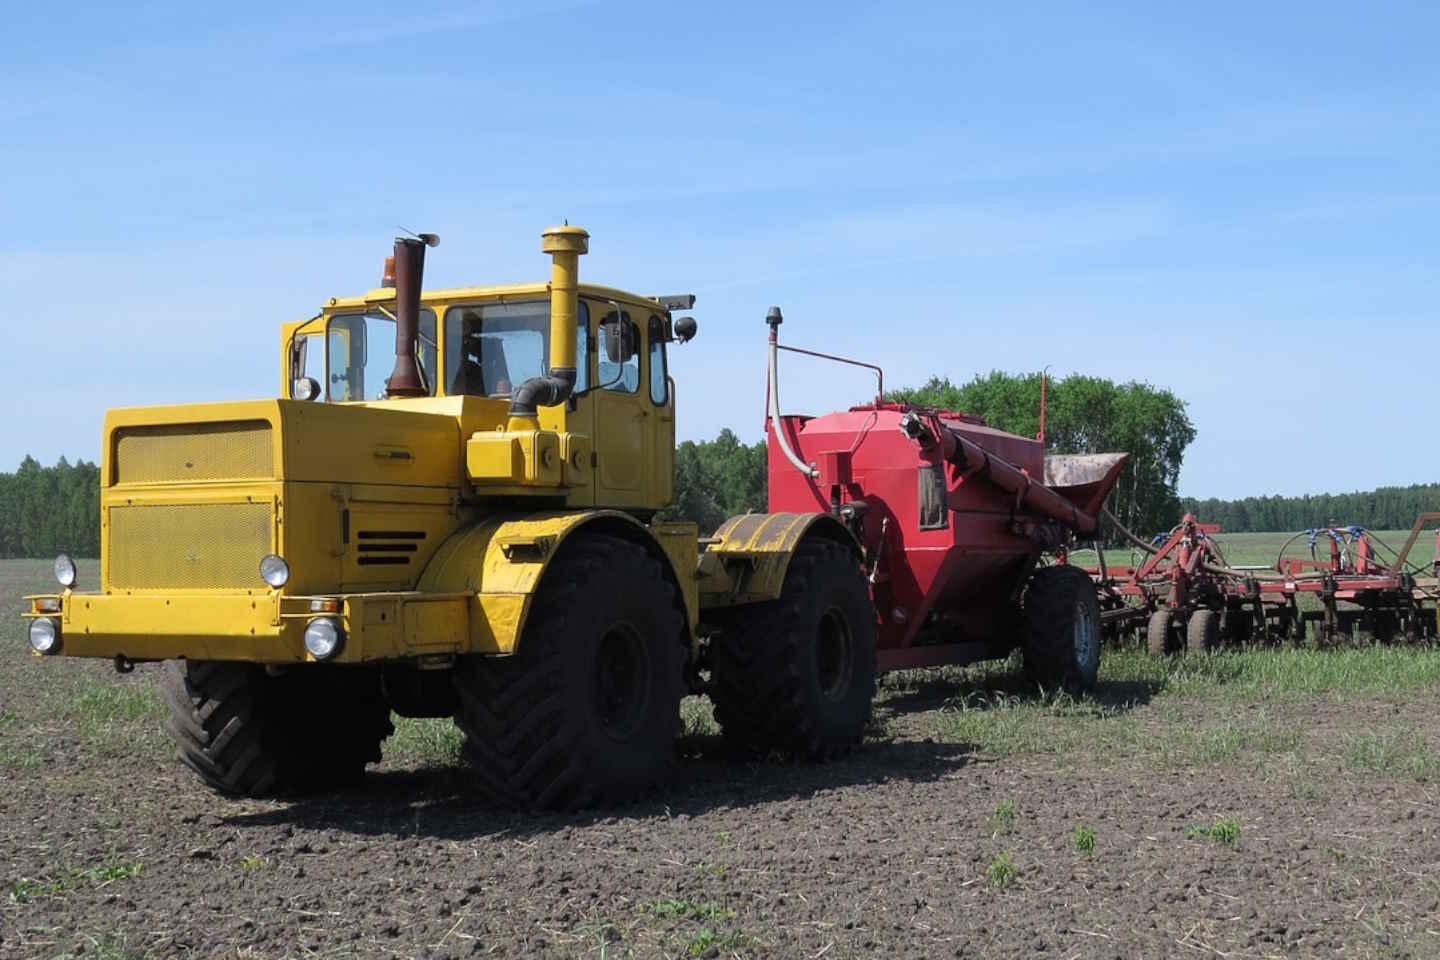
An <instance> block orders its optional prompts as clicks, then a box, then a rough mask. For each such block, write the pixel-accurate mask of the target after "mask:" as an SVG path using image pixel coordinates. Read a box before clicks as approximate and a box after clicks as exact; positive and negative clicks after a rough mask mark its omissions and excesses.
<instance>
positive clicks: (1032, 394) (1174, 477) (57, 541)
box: [0, 371, 1440, 557]
mask: <svg viewBox="0 0 1440 960" xmlns="http://www.w3.org/2000/svg"><path fill="white" fill-rule="evenodd" d="M1040 383H1041V375H1040V374H1036V373H1031V374H1013V373H1004V372H1001V371H992V372H991V373H989V374H985V375H981V376H976V377H975V378H974V379H972V380H970V381H969V382H967V383H964V384H960V385H958V386H957V385H956V384H954V383H952V382H951V381H950V380H948V379H946V378H944V377H932V378H931V379H930V380H929V381H928V382H927V383H925V384H924V385H922V386H920V387H916V388H908V389H902V390H896V391H893V392H892V393H890V394H889V395H888V399H890V400H897V401H904V402H907V403H911V404H915V405H917V406H925V407H936V408H940V409H945V410H959V411H963V412H965V413H968V414H973V415H975V416H979V417H981V418H983V419H984V420H985V422H986V423H988V424H990V425H991V426H994V427H998V428H999V429H1001V430H1006V431H1009V432H1010V433H1015V434H1019V435H1021V436H1034V435H1035V434H1036V433H1037V431H1038V430H1039V429H1040ZM1046 406H1047V413H1046V423H1045V432H1046V449H1047V451H1048V452H1050V453H1105V452H1111V451H1123V452H1126V453H1129V454H1130V463H1129V466H1128V467H1127V468H1126V470H1125V472H1124V473H1123V474H1122V476H1121V478H1120V481H1119V483H1118V484H1117V486H1116V488H1115V492H1114V493H1113V494H1112V495H1111V498H1110V502H1109V507H1110V510H1111V512H1112V513H1114V514H1115V515H1116V516H1117V517H1118V518H1120V520H1121V522H1122V523H1124V524H1125V525H1126V526H1127V527H1129V528H1130V529H1132V530H1134V531H1136V532H1137V533H1141V534H1148V533H1154V532H1156V531H1161V530H1168V529H1170V527H1172V526H1173V525H1174V524H1175V522H1176V521H1177V520H1178V519H1179V518H1180V516H1181V514H1182V513H1185V512H1190V513H1194V514H1195V515H1196V516H1197V517H1199V518H1200V519H1201V520H1203V521H1205V522H1209V523H1218V524H1220V525H1221V526H1222V527H1223V528H1224V529H1225V530H1228V531H1232V532H1236V533H1239V532H1245V531H1250V530H1261V531H1286V530H1302V529H1307V528H1309V527H1315V526H1320V525H1323V524H1326V523H1328V522H1330V521H1332V520H1333V521H1335V522H1337V523H1347V524H1349V523H1354V524H1360V525H1363V526H1367V527H1373V528H1376V529H1397V528H1407V527H1409V526H1410V524H1411V523H1412V522H1413V521H1414V519H1415V516H1416V514H1418V513H1420V512H1422V511H1424V510H1428V509H1440V484H1416V485H1414V486H1409V487H1381V488H1380V489H1378V490H1372V491H1369V492H1362V493H1345V494H1321V495H1318V496H1304V497H1246V498H1244V499H1242V500H1219V499H1215V498H1210V499H1206V500H1197V499H1195V498H1191V497H1187V498H1183V499H1182V498H1181V497H1180V496H1179V495H1178V493H1177V491H1176V484H1177V483H1178V481H1179V477H1180V466H1181V463H1182V462H1183V460H1184V457H1185V450H1186V448H1187V447H1188V446H1189V445H1190V443H1191V441H1193V440H1194V439H1195V427H1194V425H1193V424H1192V423H1191V422H1190V418H1189V416H1188V415H1187V414H1186V412H1185V404H1184V402H1183V401H1182V400H1180V399H1179V398H1178V397H1176V396H1175V395H1174V394H1173V393H1171V392H1170V391H1169V390H1165V389H1162V388H1159V387H1155V386H1152V385H1150V384H1147V383H1135V382H1131V383H1119V384H1117V383H1114V382H1113V381H1110V380H1106V379H1103V378H1100V377H1086V376H1080V375H1075V376H1069V377H1064V378H1061V379H1056V380H1052V381H1050V382H1049V387H1048V397H1047V405H1046ZM766 484H767V478H766V452H765V444H764V443H763V442H759V443H752V444H747V443H742V442H741V441H740V439H739V438H738V437H737V436H736V435H735V434H734V433H733V432H732V431H731V430H729V429H725V430H721V431H720V434H719V436H717V437H716V438H715V439H714V440H708V441H701V442H695V441H690V440H687V441H685V442H683V443H681V444H679V445H678V446H677V447H676V450H675V490H676V502H675V504H674V506H672V507H671V508H670V509H668V510H666V511H665V512H664V514H663V516H664V517H666V518H668V519H685V520H693V521H694V522H695V523H697V524H699V526H700V530H701V532H702V533H710V532H712V531H714V529H715V528H716V527H718V526H719V525H720V523H721V522H723V521H724V520H725V518H726V517H730V516H734V515H736V514H740V513H747V512H760V511H764V510H765V509H766V489H767V487H766ZM62 550H64V551H68V552H70V553H74V554H77V555H81V556H98V555H99V552H100V470H99V468H98V467H97V466H96V465H95V464H93V463H90V462H87V461H84V460H81V461H79V462H78V463H75V464H73V465H72V464H70V463H68V462H67V461H66V460H65V459H64V458H63V457H62V458H61V459H60V461H59V462H58V463H56V464H55V465H54V466H53V467H42V466H41V465H40V464H39V463H38V462H37V461H36V460H35V459H34V458H33V457H26V458H25V460H24V462H23V463H21V464H20V468H19V469H18V470H16V471H15V472H14V473H0V557H50V556H54V555H55V554H56V553H59V552H60V551H62Z"/></svg>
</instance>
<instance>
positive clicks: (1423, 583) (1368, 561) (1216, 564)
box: [1088, 512, 1440, 656]
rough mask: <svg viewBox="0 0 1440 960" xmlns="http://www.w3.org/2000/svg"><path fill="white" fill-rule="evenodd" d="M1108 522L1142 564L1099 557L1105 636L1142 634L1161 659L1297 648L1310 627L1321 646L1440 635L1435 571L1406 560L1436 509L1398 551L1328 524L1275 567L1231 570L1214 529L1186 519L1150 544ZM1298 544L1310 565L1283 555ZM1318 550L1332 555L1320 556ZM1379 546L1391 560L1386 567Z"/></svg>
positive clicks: (1358, 530) (1307, 534)
mask: <svg viewBox="0 0 1440 960" xmlns="http://www.w3.org/2000/svg"><path fill="white" fill-rule="evenodd" d="M1109 520H1110V521H1111V523H1113V524H1114V525H1115V527H1116V528H1117V529H1118V530H1119V531H1120V532H1121V533H1122V535H1123V536H1125V538H1126V539H1127V540H1128V541H1129V542H1130V543H1131V545H1132V546H1134V547H1135V548H1136V549H1137V550H1139V551H1140V552H1141V554H1142V555H1143V556H1144V559H1143V560H1142V561H1141V562H1140V563H1139V564H1136V565H1129V566H1106V565H1105V563H1104V555H1103V552H1102V553H1101V554H1100V565H1099V566H1097V567H1093V568H1088V572H1089V573H1090V575H1091V577H1092V579H1093V580H1094V581H1095V585H1096V591H1097V593H1098V594H1099V597H1100V603H1101V608H1102V614H1101V616H1102V620H1103V622H1104V625H1105V628H1106V634H1107V636H1108V637H1110V638H1111V639H1112V640H1117V641H1118V640H1119V639H1121V638H1122V637H1123V636H1125V635H1126V634H1128V633H1133V632H1136V631H1139V630H1142V629H1143V630H1144V634H1145V638H1146V646H1147V648H1148V649H1149V651H1150V652H1151V653H1152V654H1155V655H1157V656H1159V655H1166V654H1170V653H1174V652H1176V651H1178V650H1180V649H1182V648H1184V649H1187V650H1190V651H1192V652H1202V651H1204V650H1210V649H1214V648H1216V647H1218V646H1220V645H1221V644H1223V643H1240V644H1243V643H1247V642H1249V641H1251V640H1252V639H1258V640H1259V641H1260V642H1263V643H1266V644H1275V643H1279V642H1284V641H1285V640H1292V641H1294V642H1297V643H1299V642H1303V641H1304V640H1305V639H1306V637H1307V629H1308V630H1309V632H1310V633H1312V634H1313V640H1314V643H1315V645H1316V646H1320V647H1325V646H1333V645H1336V644H1338V643H1340V642H1342V641H1343V640H1346V639H1349V640H1350V641H1351V642H1354V640H1355V639H1356V637H1355V632H1356V630H1357V628H1358V629H1360V630H1363V631H1364V632H1366V633H1368V634H1369V635H1370V636H1371V637H1372V638H1373V639H1374V640H1375V641H1376V642H1381V643H1387V642H1391V641H1393V640H1395V639H1396V638H1398V637H1401V636H1403V637H1404V639H1406V640H1407V641H1409V642H1421V641H1429V640H1432V639H1434V638H1435V637H1436V635H1437V616H1440V614H1437V609H1436V600H1437V597H1440V565H1437V568H1432V569H1431V570H1429V571H1425V570H1422V569H1420V568H1419V567H1416V566H1415V565H1414V564H1413V563H1411V562H1410V560H1409V555H1410V551H1411V549H1412V548H1413V547H1414V546H1415V542H1416V541H1417V540H1418V539H1419V537H1420V534H1421V533H1422V532H1423V531H1424V530H1425V529H1426V527H1428V526H1429V525H1431V524H1434V523H1436V522H1437V521H1440V512H1430V513H1422V514H1420V515H1419V516H1418V517H1417V518H1416V519H1415V522H1414V524H1413V525H1412V526H1411V529H1410V533H1409V535H1408V536H1407V537H1406V540H1405V544H1404V546H1402V547H1401V548H1400V549H1399V550H1395V549H1393V548H1391V547H1390V546H1389V545H1388V544H1386V543H1384V541H1382V540H1380V539H1379V538H1378V537H1377V536H1376V535H1375V534H1374V533H1373V532H1371V531H1369V530H1366V529H1365V528H1363V527H1359V526H1341V525H1336V524H1333V523H1332V524H1329V525H1327V526H1324V527H1317V528H1314V529H1310V530H1304V531H1300V532H1299V533H1296V534H1295V535H1294V536H1292V537H1291V538H1290V539H1289V540H1287V541H1286V542H1285V544H1284V545H1283V546H1282V547H1281V549H1280V555H1279V556H1278V557H1277V558H1276V561H1275V563H1274V565H1272V566H1232V565H1231V564H1229V563H1228V562H1227V560H1226V558H1225V554H1224V550H1223V548H1222V546H1221V544H1220V542H1219V541H1218V540H1216V539H1215V535H1216V534H1218V533H1220V532H1221V531H1220V528H1219V526H1217V525H1215V524H1205V523H1201V522H1200V521H1198V520H1197V519H1196V518H1195V516H1194V515H1192V514H1186V515H1185V516H1184V517H1183V518H1182V519H1181V521H1180V523H1179V524H1177V525H1176V526H1175V528H1174V529H1172V530H1171V531H1170V532H1169V534H1167V535H1162V536H1160V537H1157V538H1156V539H1155V541H1152V542H1149V543H1147V542H1145V541H1144V540H1142V539H1141V538H1139V537H1137V536H1135V535H1134V534H1133V533H1131V532H1130V531H1128V530H1126V529H1125V528H1124V527H1123V526H1122V525H1121V524H1120V523H1119V522H1118V521H1116V520H1115V518H1114V517H1113V516H1110V517H1109ZM1302 537H1303V538H1308V540H1309V544H1310V548H1311V549H1310V554H1311V555H1310V558H1309V559H1305V558H1302V557H1287V556H1286V553H1285V551H1286V550H1287V549H1289V547H1290V545H1291V544H1293V543H1294V542H1295V541H1297V540H1299V539H1301V538H1302ZM1437 541H1440V535H1437ZM1322 543H1323V544H1326V545H1328V547H1329V549H1328V556H1322V555H1321V552H1320V551H1319V550H1318V549H1317V548H1318V545H1320V544H1322ZM1377 548H1380V549H1384V550H1386V551H1387V552H1388V553H1389V555H1390V558H1389V559H1388V560H1382V559H1381V558H1380V557H1379V555H1378V554H1377Z"/></svg>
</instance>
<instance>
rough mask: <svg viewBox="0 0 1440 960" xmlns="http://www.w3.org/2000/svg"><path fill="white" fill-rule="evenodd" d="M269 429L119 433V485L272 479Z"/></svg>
mask: <svg viewBox="0 0 1440 960" xmlns="http://www.w3.org/2000/svg"><path fill="white" fill-rule="evenodd" d="M273 461H274V458H273V456H272V454H271V444H270V424H268V423H266V422H265V421H263V420H245V421H241V422H238V423H177V424H167V425H164V426H156V427H123V428H121V429H119V430H117V431H116V432H115V482H116V483H184V482H185V481H187V480H253V479H257V478H265V477H270V476H273V475H274V473H275V464H274V462H273Z"/></svg>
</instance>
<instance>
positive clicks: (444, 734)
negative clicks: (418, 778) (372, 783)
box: [383, 714, 465, 767]
mask: <svg viewBox="0 0 1440 960" xmlns="http://www.w3.org/2000/svg"><path fill="white" fill-rule="evenodd" d="M390 719H391V721H392V722H393V723H394V724H395V732H394V733H393V734H392V735H391V736H390V738H389V739H387V740H386V741H385V743H384V746H383V749H384V751H385V759H387V760H398V761H400V762H402V763H411V764H415V765H416V766H422V767H448V766H453V765H454V764H457V763H459V762H460V748H461V745H462V744H463V743H464V742H465V737H464V735H463V734H461V733H460V730H459V728H458V727H456V726H455V722H454V721H453V720H450V719H448V718H445V717H440V718H423V719H412V718H407V717H402V716H399V715H398V714H395V715H392V716H391V718H390Z"/></svg>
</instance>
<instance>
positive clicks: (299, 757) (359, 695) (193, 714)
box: [161, 660, 395, 797]
mask: <svg viewBox="0 0 1440 960" xmlns="http://www.w3.org/2000/svg"><path fill="white" fill-rule="evenodd" d="M161 689H162V691H163V693H164V697H165V703H166V706H167V707H169V710H170V719H169V722H168V723H167V724H166V725H165V730H166V732H167V733H168V734H169V735H170V739H171V740H172V741H173V742H174V744H175V747H176V753H177V754H178V755H179V758H180V760H181V761H182V762H183V763H184V764H185V765H186V766H188V767H189V768H190V769H191V770H194V771H195V773H197V774H198V775H199V776H200V779H201V780H203V781H205V783H207V784H209V785H210V786H211V787H213V788H214V789H216V790H220V791H222V792H224V793H233V794H240V795H242V796H252V797H261V796H275V795H280V794H288V793H298V792H303V791H307V790H320V789H326V788H333V787H339V786H346V785H351V784H354V783H356V782H358V781H359V780H360V779H361V777H362V776H363V775H364V772H365V765H366V764H368V763H378V762H379V761H380V743H381V741H383V740H384V739H385V738H386V737H388V736H389V735H390V734H391V733H393V732H394V730H395V728H394V727H393V726H392V725H391V723H390V707H389V705H388V704H387V703H386V702H385V697H384V696H383V694H382V693H381V690H380V675H379V673H378V672H377V671H375V670H373V669H370V668H367V667H344V666H334V665H328V666H324V665H318V664H317V665H310V666H302V667H294V668H291V669H289V670H286V671H285V672H284V673H280V674H270V673H268V672H266V670H265V668H264V667H262V666H260V665H258V664H253V663H235V662H219V661H207V660H172V661H170V662H168V663H166V664H165V673H164V676H163V679H162V680H161Z"/></svg>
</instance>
